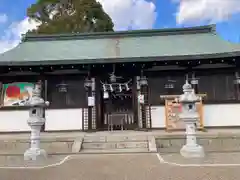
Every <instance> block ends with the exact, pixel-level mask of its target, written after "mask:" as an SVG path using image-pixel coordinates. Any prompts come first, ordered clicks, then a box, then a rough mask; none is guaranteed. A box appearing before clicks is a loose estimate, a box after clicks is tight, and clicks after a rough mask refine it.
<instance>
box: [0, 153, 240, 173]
mask: <svg viewBox="0 0 240 180" xmlns="http://www.w3.org/2000/svg"><path fill="white" fill-rule="evenodd" d="M149 154H151V153H149ZM104 155H107V156H118V155H124V154H104ZM135 155H142V154H141V153H139V154H135ZM81 156H84V155H69V156H66V157H65V158H63V159H62V160H61V161H60V162H58V163H54V164H49V165H46V166H32V167H31V166H30V167H28V166H19V167H13V166H12V167H11V166H8V167H7V166H5V167H4V166H2V167H0V169H36V170H40V169H44V168H49V167H56V166H60V165H62V164H64V163H65V162H67V161H68V160H70V159H78V158H80V157H81ZM156 156H157V159H158V160H159V161H160V163H161V164H167V165H172V166H180V167H234V166H235V167H237V166H240V164H179V163H174V162H168V161H165V160H164V159H163V157H162V156H161V155H160V154H158V153H156Z"/></svg>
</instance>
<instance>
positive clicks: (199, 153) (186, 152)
mask: <svg viewBox="0 0 240 180" xmlns="http://www.w3.org/2000/svg"><path fill="white" fill-rule="evenodd" d="M180 154H181V155H182V156H183V157H185V158H203V157H204V156H205V153H204V149H203V147H202V146H200V145H198V144H196V145H184V146H183V147H182V149H181V150H180Z"/></svg>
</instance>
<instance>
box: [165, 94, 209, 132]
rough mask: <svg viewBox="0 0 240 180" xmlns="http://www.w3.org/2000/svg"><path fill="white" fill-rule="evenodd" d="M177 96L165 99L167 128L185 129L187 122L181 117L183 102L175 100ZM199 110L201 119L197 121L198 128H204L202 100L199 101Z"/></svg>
mask: <svg viewBox="0 0 240 180" xmlns="http://www.w3.org/2000/svg"><path fill="white" fill-rule="evenodd" d="M175 98H176V97H173V98H166V99H165V124H166V129H167V130H169V131H171V130H184V129H185V123H184V122H183V121H181V120H180V119H179V114H180V113H181V104H179V103H178V102H176V101H175ZM197 111H198V113H199V121H198V122H197V123H196V125H197V128H198V129H203V127H204V126H203V104H202V101H200V102H198V103H197Z"/></svg>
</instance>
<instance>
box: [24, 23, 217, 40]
mask: <svg viewBox="0 0 240 180" xmlns="http://www.w3.org/2000/svg"><path fill="white" fill-rule="evenodd" d="M198 33H216V25H205V26H196V27H185V28H164V29H148V30H131V31H115V32H95V33H71V34H70V33H68V34H38V35H34V34H27V35H25V36H23V38H22V42H27V41H56V40H75V39H96V38H97V39H100V38H114V37H115V38H117V37H138V36H166V35H179V34H198Z"/></svg>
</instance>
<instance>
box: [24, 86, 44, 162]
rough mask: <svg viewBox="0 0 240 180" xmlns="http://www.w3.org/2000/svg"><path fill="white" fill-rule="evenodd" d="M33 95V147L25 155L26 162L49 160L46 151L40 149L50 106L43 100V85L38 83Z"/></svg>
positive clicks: (31, 105)
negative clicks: (45, 116)
mask: <svg viewBox="0 0 240 180" xmlns="http://www.w3.org/2000/svg"><path fill="white" fill-rule="evenodd" d="M32 93H33V95H32V98H31V99H30V101H29V103H28V104H26V105H27V106H30V110H29V118H28V120H27V123H28V125H29V126H30V128H31V137H30V140H31V146H30V148H29V149H27V150H26V151H25V153H24V160H38V159H42V158H44V159H45V158H47V153H46V151H45V150H44V149H40V131H41V127H42V126H43V125H44V123H45V118H44V109H45V107H46V106H48V105H49V102H48V101H46V102H45V101H44V100H43V99H42V98H41V84H40V83H37V84H36V85H35V87H34V89H33V92H32Z"/></svg>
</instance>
